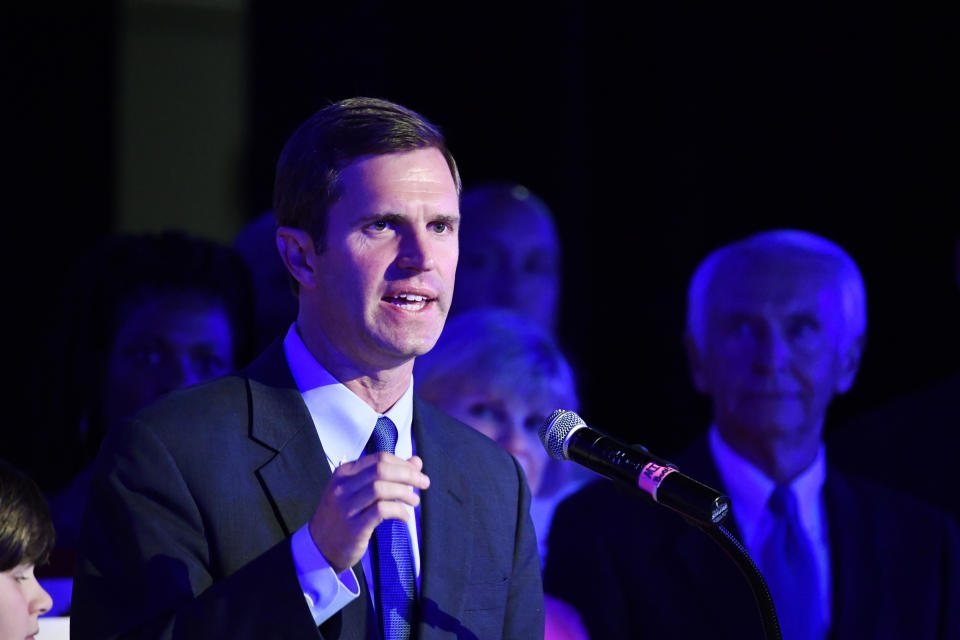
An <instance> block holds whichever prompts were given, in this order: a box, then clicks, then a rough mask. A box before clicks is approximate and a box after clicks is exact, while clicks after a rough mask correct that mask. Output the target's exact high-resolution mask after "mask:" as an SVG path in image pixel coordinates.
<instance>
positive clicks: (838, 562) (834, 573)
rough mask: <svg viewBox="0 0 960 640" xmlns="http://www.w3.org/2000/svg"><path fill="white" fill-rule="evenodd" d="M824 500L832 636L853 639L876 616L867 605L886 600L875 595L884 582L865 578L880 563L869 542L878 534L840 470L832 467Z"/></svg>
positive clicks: (829, 471) (824, 491)
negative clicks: (828, 553) (829, 575)
mask: <svg viewBox="0 0 960 640" xmlns="http://www.w3.org/2000/svg"><path fill="white" fill-rule="evenodd" d="M823 500H824V505H825V510H826V512H827V536H828V540H829V541H830V573H831V584H832V596H831V599H832V600H833V602H832V607H831V613H832V615H831V623H830V635H831V637H833V638H852V637H856V636H857V635H860V634H862V633H863V628H864V620H871V619H873V618H874V617H875V615H874V612H872V611H869V610H868V609H867V608H865V607H864V605H869V604H870V603H873V602H881V601H882V598H880V597H879V596H874V595H873V594H872V592H874V591H875V589H876V588H878V587H882V583H878V582H877V581H873V580H864V579H863V571H864V568H865V567H870V566H871V565H873V564H874V563H876V557H875V556H872V555H871V553H870V551H869V550H870V548H871V545H870V543H869V542H867V541H870V540H872V539H873V538H874V537H875V536H876V535H877V532H876V531H872V530H871V527H870V521H871V519H870V518H868V517H866V515H865V514H863V513H862V512H861V510H860V508H859V504H858V501H857V500H856V498H855V496H854V495H853V494H852V492H851V491H850V488H849V486H848V485H847V484H846V483H845V482H844V481H843V478H842V477H841V476H840V474H839V473H838V472H837V470H836V469H832V468H829V467H828V470H827V480H826V482H825V483H824V486H823ZM868 635H869V634H868Z"/></svg>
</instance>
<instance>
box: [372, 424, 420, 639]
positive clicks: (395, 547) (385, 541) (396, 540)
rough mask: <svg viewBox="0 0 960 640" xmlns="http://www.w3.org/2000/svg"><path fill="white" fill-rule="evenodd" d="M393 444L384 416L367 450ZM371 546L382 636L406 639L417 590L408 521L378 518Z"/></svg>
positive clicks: (394, 433)
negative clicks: (380, 519)
mask: <svg viewBox="0 0 960 640" xmlns="http://www.w3.org/2000/svg"><path fill="white" fill-rule="evenodd" d="M396 448H397V428H396V427H395V426H393V422H391V421H390V419H389V418H387V417H385V416H383V417H381V418H380V419H379V420H377V426H376V427H374V429H373V435H372V436H371V437H370V443H369V444H368V445H367V451H368V452H377V451H388V452H390V453H396ZM370 549H371V554H370V556H371V560H372V564H373V576H374V580H375V587H374V592H375V594H376V596H375V597H376V606H377V618H378V620H379V621H380V628H381V629H382V630H383V637H384V640H408V638H410V630H411V629H412V627H413V614H414V603H415V601H416V591H415V584H414V578H413V554H412V553H411V550H410V532H409V531H408V530H407V523H405V522H403V521H402V520H384V521H383V522H381V523H380V524H379V525H377V528H376V529H375V530H374V532H373V539H372V540H371V542H370Z"/></svg>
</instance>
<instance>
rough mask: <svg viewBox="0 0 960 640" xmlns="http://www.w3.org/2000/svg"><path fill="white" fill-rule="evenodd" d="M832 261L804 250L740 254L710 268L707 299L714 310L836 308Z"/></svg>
mask: <svg viewBox="0 0 960 640" xmlns="http://www.w3.org/2000/svg"><path fill="white" fill-rule="evenodd" d="M839 292H840V286H839V278H838V275H837V270H836V265H834V264H832V263H831V262H830V261H829V260H826V259H824V258H822V257H820V256H816V255H812V256H811V255H808V254H795V255H774V254H740V255H735V256H730V257H728V258H727V259H725V260H724V261H722V262H721V263H720V264H719V265H717V269H716V271H715V272H714V275H713V278H712V279H711V282H710V287H709V291H708V294H707V303H708V305H709V306H710V308H711V309H712V310H713V311H714V312H715V313H716V312H721V313H723V312H736V311H738V310H739V311H743V312H745V311H750V310H754V309H755V310H760V309H768V310H772V309H777V310H779V311H781V312H790V311H803V310H808V311H811V312H813V311H828V310H830V309H832V308H834V307H836V308H837V312H838V313H839V312H840V309H839V307H838V306H837V305H838V297H839Z"/></svg>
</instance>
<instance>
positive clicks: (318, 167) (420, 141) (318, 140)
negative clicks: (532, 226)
mask: <svg viewBox="0 0 960 640" xmlns="http://www.w3.org/2000/svg"><path fill="white" fill-rule="evenodd" d="M431 147H432V148H436V149H437V150H439V151H440V153H442V154H443V157H444V159H446V161H447V165H448V166H449V167H450V174H451V175H452V176H453V182H454V184H456V186H457V193H458V194H459V193H460V174H459V172H458V171H457V163H456V161H454V159H453V154H451V153H450V150H449V149H447V146H446V140H445V139H444V137H443V134H441V133H440V130H439V129H437V128H436V127H435V126H434V125H433V124H431V123H430V122H429V121H428V120H427V119H426V118H424V117H423V116H421V115H420V114H418V113H416V112H414V111H411V110H410V109H407V108H406V107H402V106H400V105H398V104H395V103H393V102H389V101H387V100H380V99H377V98H350V99H348V100H341V101H340V102H336V103H334V104H331V105H330V106H328V107H324V108H323V109H321V110H320V111H318V112H316V113H315V114H313V115H312V116H311V117H310V118H309V119H308V120H307V121H306V122H304V123H303V124H302V125H300V127H299V128H298V129H297V130H296V131H295V132H294V134H293V135H292V136H291V137H290V139H289V140H288V141H287V144H286V145H285V146H284V147H283V151H282V152H281V153H280V158H279V160H277V173H276V178H275V180H274V184H273V209H274V215H275V216H276V218H277V224H278V225H280V226H285V227H294V228H296V229H302V230H304V231H306V232H308V233H309V234H310V237H311V238H313V241H314V244H315V246H316V249H317V251H322V250H323V248H324V246H325V237H324V236H325V234H326V227H327V211H328V210H329V208H330V205H332V204H333V203H334V202H336V201H337V198H339V197H340V184H339V179H340V172H341V171H343V169H344V168H345V167H346V166H347V165H348V164H350V163H351V162H352V161H353V160H354V159H356V158H358V157H360V156H363V155H380V154H386V153H395V152H400V151H414V150H416V149H424V148H431Z"/></svg>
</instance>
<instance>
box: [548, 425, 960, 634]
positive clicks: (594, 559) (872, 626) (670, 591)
mask: <svg viewBox="0 0 960 640" xmlns="http://www.w3.org/2000/svg"><path fill="white" fill-rule="evenodd" d="M677 463H678V467H679V469H680V470H681V471H683V472H685V473H687V474H688V475H690V476H692V477H694V478H696V479H698V480H700V481H701V482H704V483H705V484H707V485H709V486H713V487H715V488H717V489H720V490H722V489H723V487H722V485H721V482H720V476H719V473H718V472H717V470H716V467H715V466H714V464H713V459H712V457H711V456H710V452H709V447H708V446H707V440H706V438H701V439H700V440H698V441H697V443H696V444H695V445H694V446H693V447H692V448H691V449H690V450H689V451H688V452H687V453H686V454H685V455H684V456H682V457H680V458H678V459H677ZM823 491H824V501H825V505H826V511H827V527H828V533H829V540H830V561H831V565H832V574H833V575H832V579H833V607H832V627H831V636H832V637H833V638H838V639H839V638H844V639H845V638H864V639H877V638H883V639H890V640H896V639H900V638H917V639H920V638H924V639H928V640H948V639H951V638H960V540H958V534H957V528H956V525H955V523H954V522H953V520H952V519H951V518H950V517H949V516H948V515H947V514H946V513H944V512H941V511H939V510H937V509H935V508H933V507H930V506H928V505H926V504H924V503H920V502H918V501H916V500H914V499H912V498H909V497H907V496H905V495H901V494H897V493H894V492H893V491H890V490H889V489H886V488H883V487H880V486H878V485H874V484H872V483H869V482H866V481H861V480H860V479H858V478H855V477H851V476H847V475H844V474H843V473H841V472H839V471H837V470H836V469H834V468H832V467H828V471H827V479H826V483H825V484H824V489H823ZM734 507H735V505H734ZM724 524H725V526H726V527H727V528H728V529H732V530H733V532H734V534H737V532H736V525H735V523H734V520H733V518H732V517H728V518H727V520H726V521H725V523H724ZM738 537H739V536H738ZM544 587H545V590H546V591H547V593H550V594H553V595H556V596H558V597H560V598H562V599H564V600H566V601H567V602H569V603H571V604H572V605H574V607H576V608H577V610H578V611H579V613H580V615H581V616H582V618H583V621H584V623H585V624H586V626H587V630H588V631H589V632H590V637H591V638H603V639H604V640H617V639H619V638H624V639H626V638H631V639H633V638H660V637H674V638H731V639H732V638H736V639H738V640H741V639H744V640H749V639H752V638H756V639H757V640H761V639H762V638H763V633H762V628H761V625H760V614H759V613H758V610H757V607H756V604H755V603H754V600H753V597H752V594H751V592H750V589H749V587H748V585H747V581H746V580H745V579H744V577H743V576H742V575H740V573H739V572H738V570H737V569H736V567H735V565H734V564H733V563H732V562H731V561H730V560H729V559H728V558H727V557H726V556H725V555H724V554H723V552H722V551H721V550H720V548H719V547H718V546H717V545H716V544H715V543H714V542H713V541H712V540H710V539H709V538H708V537H707V536H706V535H704V534H703V533H702V532H700V531H698V530H697V529H695V528H693V527H691V526H689V525H687V524H686V523H685V522H683V520H682V519H681V518H680V517H679V516H677V515H676V514H674V513H673V512H671V511H669V510H667V509H665V508H664V507H661V506H659V505H655V504H653V503H652V502H649V501H647V500H644V499H643V498H641V497H639V496H635V495H632V494H628V493H626V492H621V491H620V490H619V489H618V488H617V487H615V486H614V485H613V484H612V483H610V482H608V481H600V482H596V483H594V484H592V485H590V486H588V487H586V488H585V489H583V490H581V491H580V492H578V493H577V494H575V495H574V496H572V497H571V498H568V499H567V500H566V501H565V502H563V503H562V504H561V505H560V506H559V507H558V508H557V511H556V515H555V516H554V520H553V525H552V526H551V528H550V540H549V554H548V556H547V563H546V568H545V573H544Z"/></svg>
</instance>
